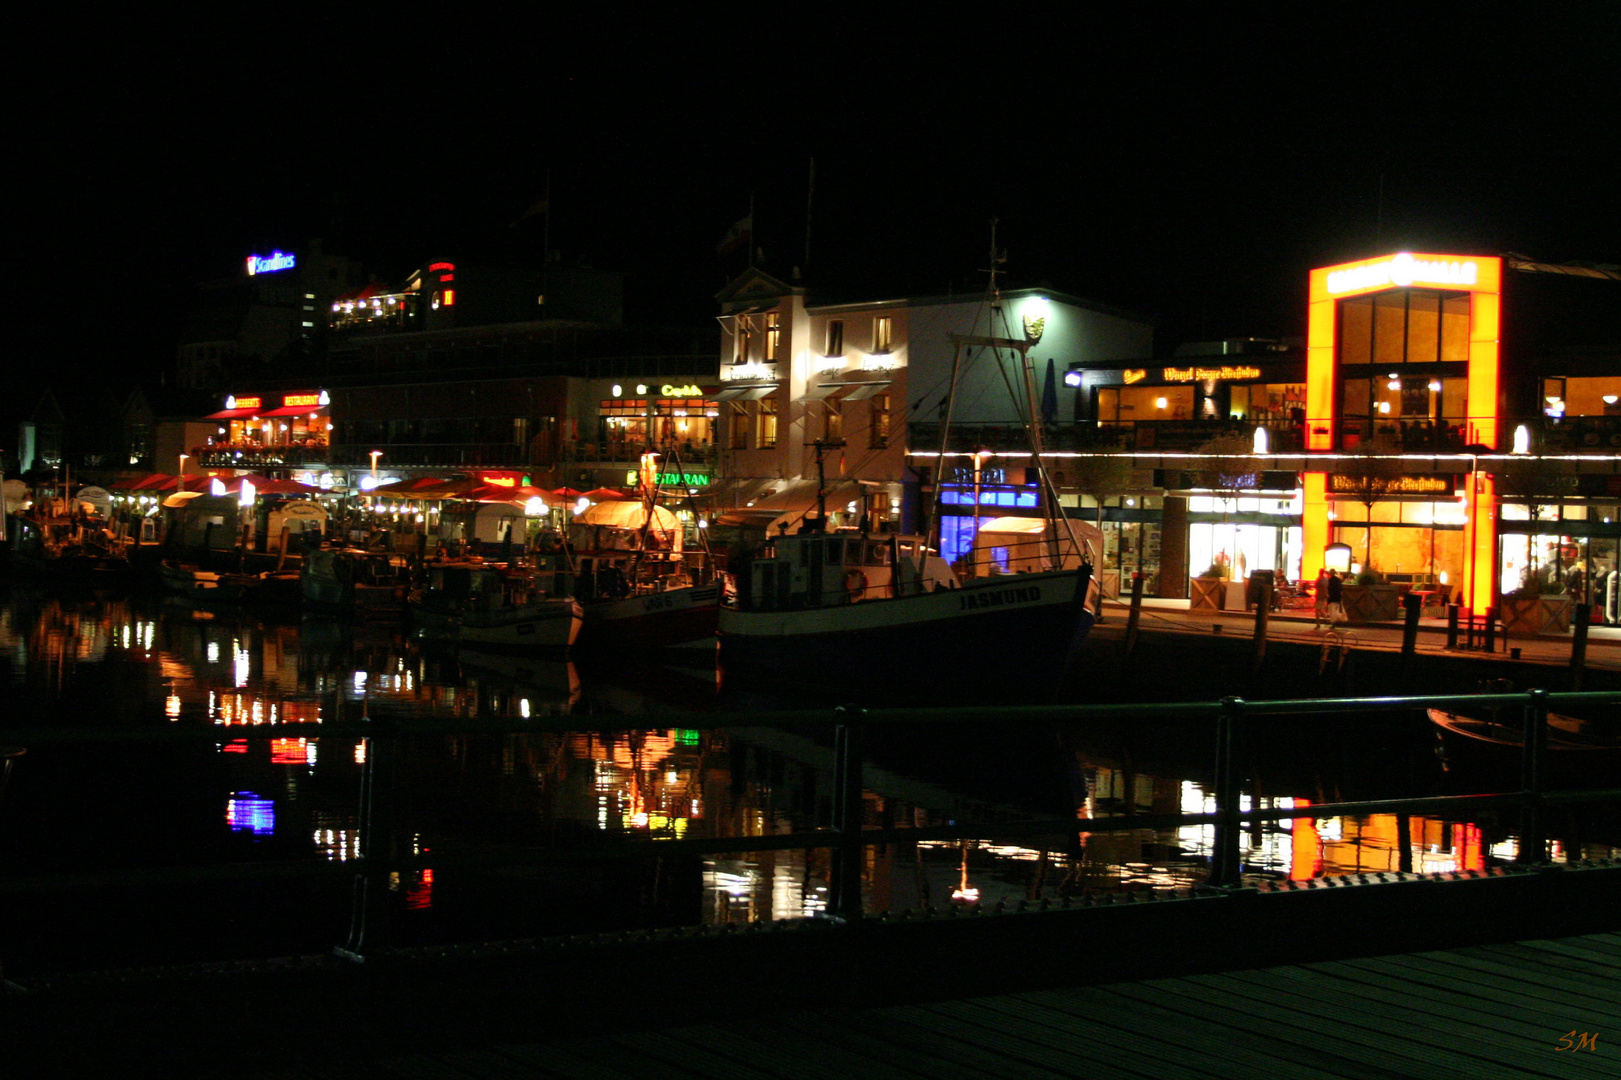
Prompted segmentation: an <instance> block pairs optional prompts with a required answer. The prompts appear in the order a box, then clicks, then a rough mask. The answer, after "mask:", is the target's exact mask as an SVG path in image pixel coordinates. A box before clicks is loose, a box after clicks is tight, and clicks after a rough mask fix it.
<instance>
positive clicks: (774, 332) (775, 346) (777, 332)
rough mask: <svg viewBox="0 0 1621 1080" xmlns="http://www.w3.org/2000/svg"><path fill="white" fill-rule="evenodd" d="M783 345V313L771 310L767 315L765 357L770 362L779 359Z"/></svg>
mask: <svg viewBox="0 0 1621 1080" xmlns="http://www.w3.org/2000/svg"><path fill="white" fill-rule="evenodd" d="M781 346H782V315H781V314H780V313H778V312H775V311H773V312H770V313H768V314H767V315H766V317H765V358H766V361H767V362H768V363H769V362H771V361H774V360H776V359H778V357H779V355H780V354H779V353H778V350H779V349H780V348H781Z"/></svg>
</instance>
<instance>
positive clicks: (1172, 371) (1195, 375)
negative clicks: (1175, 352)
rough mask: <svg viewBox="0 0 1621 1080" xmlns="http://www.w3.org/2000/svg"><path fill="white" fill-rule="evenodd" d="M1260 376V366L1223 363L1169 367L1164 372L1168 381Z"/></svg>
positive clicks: (1200, 380) (1202, 380) (1203, 380)
mask: <svg viewBox="0 0 1621 1080" xmlns="http://www.w3.org/2000/svg"><path fill="white" fill-rule="evenodd" d="M1260 377H1261V369H1260V368H1258V367H1248V366H1238V367H1232V366H1230V365H1228V364H1223V365H1222V366H1221V367H1219V368H1204V367H1190V368H1174V367H1168V368H1166V369H1165V372H1164V378H1165V381H1166V382H1209V381H1212V380H1214V381H1218V382H1219V381H1221V380H1223V379H1259V378H1260Z"/></svg>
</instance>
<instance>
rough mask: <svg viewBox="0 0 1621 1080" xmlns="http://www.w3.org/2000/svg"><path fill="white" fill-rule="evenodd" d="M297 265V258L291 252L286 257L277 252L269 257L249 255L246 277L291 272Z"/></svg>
mask: <svg viewBox="0 0 1621 1080" xmlns="http://www.w3.org/2000/svg"><path fill="white" fill-rule="evenodd" d="M297 265H298V258H297V256H295V255H293V254H292V253H291V252H288V253H287V254H286V255H283V254H282V253H281V252H279V251H273V252H271V253H270V254H269V255H249V256H248V276H249V277H252V276H253V275H255V274H273V273H275V272H276V271H277V270H291V269H292V268H293V267H294V266H297Z"/></svg>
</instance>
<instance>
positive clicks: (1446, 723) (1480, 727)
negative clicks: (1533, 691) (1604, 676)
mask: <svg viewBox="0 0 1621 1080" xmlns="http://www.w3.org/2000/svg"><path fill="white" fill-rule="evenodd" d="M1524 712H1525V710H1524V709H1523V707H1514V708H1512V709H1509V710H1505V711H1504V712H1503V713H1501V714H1500V713H1499V712H1498V711H1496V710H1492V711H1490V712H1484V713H1481V714H1478V715H1470V714H1468V713H1461V712H1453V711H1449V710H1447V709H1430V710H1429V716H1430V721H1431V722H1432V723H1434V724H1435V725H1436V726H1438V727H1440V728H1442V729H1444V730H1446V731H1450V732H1452V733H1454V734H1456V735H1463V736H1466V737H1468V738H1471V739H1477V740H1479V741H1481V742H1489V743H1494V744H1496V745H1498V746H1515V747H1522V746H1524V745H1525V724H1524V719H1523V718H1524ZM1547 747H1548V749H1549V750H1589V751H1592V750H1621V727H1617V726H1616V725H1615V724H1613V723H1612V724H1608V725H1605V724H1600V723H1596V722H1594V721H1592V720H1587V719H1584V718H1581V717H1576V716H1566V715H1563V714H1561V713H1549V714H1548V735H1547Z"/></svg>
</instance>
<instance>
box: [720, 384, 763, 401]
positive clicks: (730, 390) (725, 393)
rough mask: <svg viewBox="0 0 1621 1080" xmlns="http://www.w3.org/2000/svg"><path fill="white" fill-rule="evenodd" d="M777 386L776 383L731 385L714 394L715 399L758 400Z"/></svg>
mask: <svg viewBox="0 0 1621 1080" xmlns="http://www.w3.org/2000/svg"><path fill="white" fill-rule="evenodd" d="M776 388H777V384H776V383H769V384H767V385H765V386H731V387H727V388H726V389H725V390H722V391H721V392H720V393H718V394H716V395H715V397H714V399H713V400H715V401H759V400H760V399H761V398H763V397H765V396H766V395H767V394H769V393H771V392H772V391H773V390H775V389H776Z"/></svg>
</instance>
